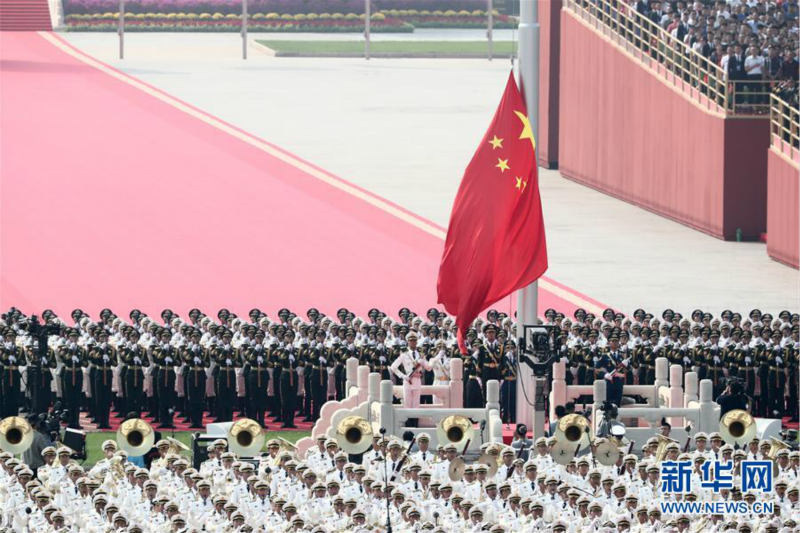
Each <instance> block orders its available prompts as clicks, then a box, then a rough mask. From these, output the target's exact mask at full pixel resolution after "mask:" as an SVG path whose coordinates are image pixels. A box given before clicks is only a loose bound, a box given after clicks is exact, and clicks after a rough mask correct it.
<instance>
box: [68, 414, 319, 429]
mask: <svg viewBox="0 0 800 533" xmlns="http://www.w3.org/2000/svg"><path fill="white" fill-rule="evenodd" d="M239 418H240V417H238V416H236V417H234V420H239ZM144 420H146V421H147V422H149V423H150V424H152V425H153V427H154V428H156V429H159V428H158V426H157V425H156V424H154V423H153V419H152V418H149V417H144ZM214 422H216V420H214V418H213V417H212V416H210V415H209V414H208V412H206V413H204V415H203V428H194V427H192V426H191V425H190V424H189V423H188V422H184V421H183V419H182V418H178V417H175V420H174V425H175V431H201V432H202V431H204V429H205V426H206V424H212V423H214ZM120 424H122V418H120V417H119V416H118V415H117V413H114V412H113V411H112V412H111V417H110V418H109V423H108V425H109V426H111V429H108V430H98V429H97V425H96V424H95V423H93V422H92V419H91V418H89V415H87V414H86V412H81V427H82V428H83V430H84V431H111V432H116V431H117V429H118V428H119V425H120ZM265 425H266V428H265V429H266V431H292V430H291V429H284V428H282V427H281V423H280V422H276V421H275V419H274V418H271V417H269V416H268V417H267V420H266V424H265ZM295 425H296V426H297V429H296V431H311V427H312V426H313V425H314V424H313V423H312V422H303V421H302V418H301V417H297V418H296V419H295ZM162 431H169V430H162Z"/></svg>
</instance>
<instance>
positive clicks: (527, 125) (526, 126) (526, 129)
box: [514, 111, 536, 150]
mask: <svg viewBox="0 0 800 533" xmlns="http://www.w3.org/2000/svg"><path fill="white" fill-rule="evenodd" d="M514 114H515V115H517V118H518V119H519V120H520V122H522V133H520V134H519V138H520V139H530V140H531V146H533V149H534V150H536V139H534V138H533V128H531V121H530V120H528V117H526V116H525V113H522V112H520V111H514Z"/></svg>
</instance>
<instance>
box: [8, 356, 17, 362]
mask: <svg viewBox="0 0 800 533" xmlns="http://www.w3.org/2000/svg"><path fill="white" fill-rule="evenodd" d="M8 362H9V363H16V362H17V358H16V357H14V356H13V355H9V356H8Z"/></svg>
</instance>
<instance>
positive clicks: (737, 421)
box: [719, 409, 771, 451]
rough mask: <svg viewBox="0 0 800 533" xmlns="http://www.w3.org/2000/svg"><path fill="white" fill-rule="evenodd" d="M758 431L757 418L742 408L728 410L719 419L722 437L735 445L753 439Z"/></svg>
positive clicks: (740, 444)
mask: <svg viewBox="0 0 800 533" xmlns="http://www.w3.org/2000/svg"><path fill="white" fill-rule="evenodd" d="M756 431H757V428H756V419H755V418H753V415H751V414H750V413H748V412H747V411H744V410H742V409H734V410H732V411H728V412H727V413H725V414H724V415H723V416H722V418H721V419H720V421H719V432H720V435H722V439H723V440H724V441H725V442H727V443H728V444H732V445H734V446H742V445H744V444H747V443H748V442H750V441H751V440H753V438H755V436H756ZM770 451H771V450H770Z"/></svg>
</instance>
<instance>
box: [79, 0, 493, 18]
mask: <svg viewBox="0 0 800 533" xmlns="http://www.w3.org/2000/svg"><path fill="white" fill-rule="evenodd" d="M118 6H119V1H118V0H64V13H65V14H67V15H87V14H89V15H90V14H94V13H105V12H108V11H115V10H116V9H117V8H118ZM485 8H486V0H372V10H373V11H375V12H378V11H381V10H385V9H409V10H414V9H416V10H423V9H428V10H435V9H440V10H448V9H452V10H456V11H458V10H469V11H474V10H476V9H485ZM248 10H249V11H250V12H251V13H286V14H290V15H296V14H298V13H357V14H361V13H363V12H364V0H249V1H248ZM125 11H127V12H129V13H195V14H197V15H199V14H200V13H222V14H223V15H227V14H228V13H241V11H242V2H241V0H126V1H125Z"/></svg>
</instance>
